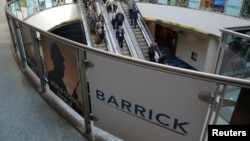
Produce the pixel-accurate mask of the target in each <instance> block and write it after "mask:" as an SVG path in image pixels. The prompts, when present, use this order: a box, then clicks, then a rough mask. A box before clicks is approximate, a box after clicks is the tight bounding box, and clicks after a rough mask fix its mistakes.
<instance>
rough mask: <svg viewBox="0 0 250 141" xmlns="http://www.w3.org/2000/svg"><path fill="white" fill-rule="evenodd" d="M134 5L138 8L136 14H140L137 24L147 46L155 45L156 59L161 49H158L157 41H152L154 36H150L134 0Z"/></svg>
mask: <svg viewBox="0 0 250 141" xmlns="http://www.w3.org/2000/svg"><path fill="white" fill-rule="evenodd" d="M134 6H135V7H136V8H137V9H138V11H139V13H138V14H139V15H140V16H139V17H140V18H138V25H139V26H140V28H141V29H142V32H143V35H144V37H145V39H146V41H147V44H148V46H150V45H152V44H154V45H156V46H155V51H156V53H155V57H156V59H157V60H158V58H159V56H161V51H160V49H159V47H158V45H157V43H156V42H155V41H154V38H153V37H152V35H151V32H150V30H149V29H148V26H147V24H146V23H145V21H144V20H143V18H142V17H143V16H142V15H141V13H140V10H139V8H138V7H137V5H136V2H135V4H134Z"/></svg>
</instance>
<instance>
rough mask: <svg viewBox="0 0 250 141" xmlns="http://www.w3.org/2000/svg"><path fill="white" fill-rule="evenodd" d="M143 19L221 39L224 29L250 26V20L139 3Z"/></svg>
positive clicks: (182, 8)
mask: <svg viewBox="0 0 250 141" xmlns="http://www.w3.org/2000/svg"><path fill="white" fill-rule="evenodd" d="M137 6H138V8H139V10H140V12H141V14H142V16H143V17H146V18H152V19H156V20H163V21H167V22H170V23H172V24H173V25H177V26H181V27H184V28H185V27H189V28H190V27H191V28H194V29H196V30H201V31H203V32H207V33H210V34H213V35H215V36H218V37H220V35H221V32H220V31H219V29H220V28H222V27H235V26H246V25H248V26H249V23H250V20H245V19H240V18H237V17H232V16H226V15H223V14H217V13H214V12H208V11H201V10H195V9H190V8H184V7H177V6H168V5H159V4H150V3H137Z"/></svg>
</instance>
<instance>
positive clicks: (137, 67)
mask: <svg viewBox="0 0 250 141" xmlns="http://www.w3.org/2000/svg"><path fill="white" fill-rule="evenodd" d="M45 2H46V1H45ZM20 4H21V3H20V1H16V2H14V3H10V4H8V5H7V7H6V9H5V10H6V17H7V21H8V25H9V28H10V32H11V37H12V47H13V48H14V50H13V55H14V57H15V58H16V60H17V62H18V64H20V66H21V69H22V71H24V72H26V73H28V74H29V75H27V78H28V79H31V80H32V81H31V82H32V83H35V84H36V85H35V86H36V87H35V88H37V89H38V91H39V92H40V93H41V95H42V96H43V97H44V98H45V99H46V100H48V101H49V102H51V103H53V105H55V106H54V108H55V109H56V110H57V111H58V112H60V113H62V114H66V115H65V118H66V119H67V120H68V121H69V122H70V123H71V124H72V125H73V126H74V127H76V129H78V130H79V131H80V132H81V133H83V134H87V135H88V136H89V137H90V138H92V139H93V137H94V138H100V134H98V135H97V134H96V130H95V129H96V128H95V127H99V128H102V129H103V130H105V131H108V132H109V133H111V134H113V135H115V136H117V137H119V138H122V139H124V140H135V139H136V140H155V139H156V138H157V139H162V140H194V141H196V140H199V141H206V140H207V139H206V137H207V134H208V133H207V132H206V131H207V130H208V125H217V124H224V125H230V124H237V123H238V124H239V122H240V124H244V123H247V122H249V121H246V120H243V119H244V118H241V117H242V116H243V117H247V118H248V117H249V115H250V113H249V111H250V110H249V109H248V107H249V102H247V101H244V100H245V99H247V100H248V99H249V93H250V81H249V80H248V79H245V78H248V77H249V76H248V71H249V70H248V67H249V64H248V62H249V43H248V42H249V40H250V35H248V32H247V31H249V29H250V28H249V27H238V28H235V29H222V32H223V33H225V34H224V35H223V38H222V45H223V44H225V47H224V48H225V51H224V50H223V49H222V51H221V53H222V55H221V56H222V58H223V56H224V55H223V54H226V52H230V53H231V54H232V56H234V57H235V56H236V59H234V60H237V61H238V60H240V61H242V60H244V61H243V62H244V66H243V67H244V68H243V69H242V68H238V69H237V70H234V69H233V67H229V68H231V70H233V71H232V73H231V72H229V73H223V74H240V75H239V76H240V78H239V77H238V78H236V77H228V76H229V75H226V76H223V75H216V74H209V73H204V72H198V71H193V70H186V69H181V68H176V67H171V66H166V65H161V64H157V63H152V62H149V61H144V60H139V59H134V58H130V57H124V56H122V55H117V54H113V53H110V52H107V51H102V50H99V49H95V48H90V47H88V46H86V45H83V44H79V43H77V42H74V41H71V40H67V39H65V38H63V37H59V36H57V35H54V34H52V33H49V32H47V31H43V30H41V29H38V28H36V27H33V26H32V25H30V24H27V23H25V22H24V21H23V18H24V17H25V18H27V17H28V15H29V14H30V13H29V12H27V8H26V10H24V9H25V7H22V4H21V8H20ZM50 4H51V3H50ZM51 5H52V4H51ZM43 6H44V5H43ZM45 8H46V4H45ZM48 8H51V7H50V6H48ZM43 10H44V9H43ZM27 13H29V14H27ZM239 39H240V41H241V46H244V47H242V48H241V51H240V52H237V53H236V52H234V51H235V50H238V49H235V48H233V47H229V46H230V45H231V44H233V43H234V40H239ZM232 41H233V43H232ZM227 45H228V47H227ZM226 50H228V51H226ZM238 53H239V54H238ZM237 55H240V56H237ZM226 56H228V55H226ZM221 60H222V61H221V62H223V60H224V59H221ZM227 60H229V59H227ZM224 64H225V63H219V64H218V73H220V70H223V71H224V68H227V67H222V66H223V65H224ZM226 64H227V63H226ZM229 64H232V63H229ZM237 66H238V65H237ZM236 68H237V67H236ZM242 72H244V73H243V74H244V75H243V74H242ZM242 78H244V79H242ZM61 101H62V102H61ZM58 103H60V104H58ZM62 103H64V104H65V105H63V104H62ZM68 107H70V108H68ZM225 108H226V109H225ZM242 109H243V110H242ZM71 110H73V111H74V112H72V113H71V112H70V111H71ZM73 119H74V120H73ZM82 119H84V124H83V120H82ZM248 119H249V118H248ZM76 121H78V122H76ZM121 121H122V122H121ZM111 124H112V126H110V125H111ZM121 127H125V128H121ZM145 127H148V128H145ZM117 129H119V130H117ZM141 129H143V130H141ZM138 131H140V132H138ZM135 132H136V133H137V134H134V133H135ZM90 133H91V134H90ZM149 133H150V134H149ZM101 136H104V134H102V135H101ZM104 138H105V137H104ZM105 139H107V138H105ZM107 140H108V139H107Z"/></svg>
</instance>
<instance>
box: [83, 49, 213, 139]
mask: <svg viewBox="0 0 250 141" xmlns="http://www.w3.org/2000/svg"><path fill="white" fill-rule="evenodd" d="M87 58H88V60H89V61H90V62H91V63H92V64H93V67H91V68H89V69H88V76H89V84H90V96H91V107H92V112H93V115H94V116H96V117H97V118H98V121H95V122H94V124H95V126H97V127H99V128H102V129H104V130H106V131H108V132H110V133H111V134H113V135H115V136H117V137H119V138H122V139H124V140H126V141H136V140H137V141H139V140H143V141H152V140H157V141H166V140H171V141H198V140H200V136H201V133H202V129H203V127H204V123H205V119H206V116H207V112H208V107H209V106H208V104H206V103H205V102H202V101H201V100H200V99H199V98H198V94H199V93H200V92H211V91H212V87H213V84H212V83H210V82H204V81H200V80H196V79H191V78H185V77H182V76H176V75H172V74H168V73H164V72H159V71H157V70H152V69H149V68H143V67H141V66H136V65H132V64H128V63H125V62H119V61H116V60H113V59H110V58H104V57H101V56H97V55H93V54H89V53H88V54H87Z"/></svg>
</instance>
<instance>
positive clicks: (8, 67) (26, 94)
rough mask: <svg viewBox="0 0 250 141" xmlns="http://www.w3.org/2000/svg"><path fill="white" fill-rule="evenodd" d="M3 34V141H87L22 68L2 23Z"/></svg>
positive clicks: (0, 74) (0, 84)
mask: <svg viewBox="0 0 250 141" xmlns="http://www.w3.org/2000/svg"><path fill="white" fill-rule="evenodd" d="M0 31H1V33H4V34H0V64H1V67H0V87H1V88H0V141H87V138H86V137H84V136H83V135H82V134H81V133H80V132H79V131H77V130H76V129H75V128H74V127H73V126H71V124H69V123H68V122H67V121H66V120H65V119H64V118H63V117H62V116H60V115H59V114H58V113H57V112H56V111H55V110H54V109H53V108H52V107H51V106H50V105H49V104H48V103H47V102H46V101H45V100H44V99H43V98H42V97H41V96H40V95H39V94H38V93H37V91H36V90H35V89H34V87H33V86H32V85H31V84H30V83H29V81H28V80H27V79H26V77H25V76H24V74H23V73H22V71H21V70H20V69H19V67H18V65H17V63H16V61H15V60H14V58H13V55H12V51H11V44H10V42H11V38H10V34H9V30H8V25H7V24H6V23H0Z"/></svg>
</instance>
